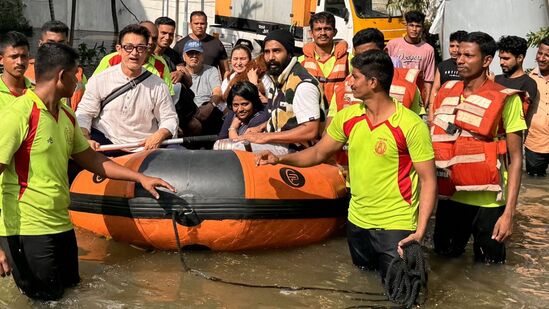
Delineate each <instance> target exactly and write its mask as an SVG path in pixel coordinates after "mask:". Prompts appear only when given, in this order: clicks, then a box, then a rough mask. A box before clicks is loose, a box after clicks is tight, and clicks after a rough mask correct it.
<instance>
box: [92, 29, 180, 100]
mask: <svg viewBox="0 0 549 309" xmlns="http://www.w3.org/2000/svg"><path fill="white" fill-rule="evenodd" d="M139 25H140V26H143V27H144V28H145V29H147V30H148V31H149V39H148V43H147V45H146V47H147V48H146V50H145V52H146V53H147V57H146V61H145V62H144V64H143V67H144V68H145V70H147V71H149V72H151V73H153V74H155V75H158V76H159V77H160V78H161V79H163V80H164V82H165V83H166V85H167V86H168V90H169V91H170V95H172V96H173V95H174V94H175V92H174V89H173V82H172V77H171V74H170V67H169V66H168V64H166V61H165V60H164V58H162V56H157V55H155V54H154V50H155V49H156V42H157V40H158V28H157V27H156V25H155V24H154V23H153V22H152V21H148V20H145V21H142V22H140V23H139ZM121 61H122V58H121V56H120V54H119V53H118V52H113V53H111V54H108V55H106V56H105V57H103V59H101V62H99V65H98V66H97V68H95V71H94V72H93V75H97V74H99V73H101V72H103V71H104V70H106V69H107V68H109V67H111V66H114V65H117V64H119V63H120V62H121Z"/></svg>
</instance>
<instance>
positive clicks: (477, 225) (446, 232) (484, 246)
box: [433, 200, 506, 263]
mask: <svg viewBox="0 0 549 309" xmlns="http://www.w3.org/2000/svg"><path fill="white" fill-rule="evenodd" d="M504 211H505V206H500V207H493V208H492V207H479V206H472V205H467V204H462V203H458V202H454V201H451V200H439V201H438V206H437V213H436V220H435V233H434V235H433V241H434V247H435V252H436V253H438V254H440V255H445V256H449V257H458V256H460V255H462V254H463V252H465V247H466V246H467V243H468V242H469V238H470V237H471V235H473V250H474V255H475V260H477V261H480V262H483V263H503V262H505V257H506V253H505V244H504V243H503V242H498V241H496V240H493V239H492V232H493V230H494V226H495V225H496V222H497V220H498V219H499V217H501V215H502V214H503V212H504Z"/></svg>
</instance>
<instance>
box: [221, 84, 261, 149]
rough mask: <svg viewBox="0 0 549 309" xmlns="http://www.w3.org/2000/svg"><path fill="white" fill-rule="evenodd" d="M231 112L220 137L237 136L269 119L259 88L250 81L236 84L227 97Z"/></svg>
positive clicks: (231, 137)
mask: <svg viewBox="0 0 549 309" xmlns="http://www.w3.org/2000/svg"><path fill="white" fill-rule="evenodd" d="M227 108H228V109H229V112H228V113H227V116H225V121H224V122H223V126H222V127H221V131H220V132H219V135H218V139H225V138H230V139H233V138H236V137H237V136H239V135H241V134H244V132H246V130H247V129H248V128H253V127H257V126H259V125H261V124H263V123H265V122H266V121H267V120H268V119H269V114H268V113H267V112H266V111H265V107H264V105H263V103H262V102H261V100H260V98H259V90H258V88H257V87H256V86H255V85H254V84H253V83H251V82H249V81H239V82H237V83H236V84H234V85H233V86H232V87H231V89H230V91H229V94H228V97H227Z"/></svg>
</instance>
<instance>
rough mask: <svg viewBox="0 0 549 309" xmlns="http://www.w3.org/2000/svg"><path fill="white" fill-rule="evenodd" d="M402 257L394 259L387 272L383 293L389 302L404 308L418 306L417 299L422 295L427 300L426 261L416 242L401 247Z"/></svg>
mask: <svg viewBox="0 0 549 309" xmlns="http://www.w3.org/2000/svg"><path fill="white" fill-rule="evenodd" d="M402 249H403V251H404V257H403V258H401V257H400V256H397V257H395V258H394V259H393V260H392V261H391V264H389V268H388V270H387V275H386V277H385V292H386V294H387V296H388V297H389V300H391V301H392V302H395V303H397V304H399V305H403V306H404V307H405V308H411V307H412V306H414V305H415V304H418V305H419V303H418V301H417V299H418V297H419V295H420V293H423V298H424V301H425V299H427V270H426V268H427V267H426V261H425V257H424V256H423V251H422V250H421V245H420V244H419V243H418V242H417V241H413V242H410V243H407V244H406V245H404V246H403V247H402Z"/></svg>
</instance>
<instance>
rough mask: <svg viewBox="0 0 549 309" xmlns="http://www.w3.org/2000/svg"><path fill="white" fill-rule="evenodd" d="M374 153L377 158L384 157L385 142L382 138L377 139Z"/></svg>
mask: <svg viewBox="0 0 549 309" xmlns="http://www.w3.org/2000/svg"><path fill="white" fill-rule="evenodd" d="M374 151H375V152H376V155H378V156H383V155H385V151H387V142H385V140H384V139H382V138H380V139H378V140H377V142H376V146H375V147H374Z"/></svg>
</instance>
